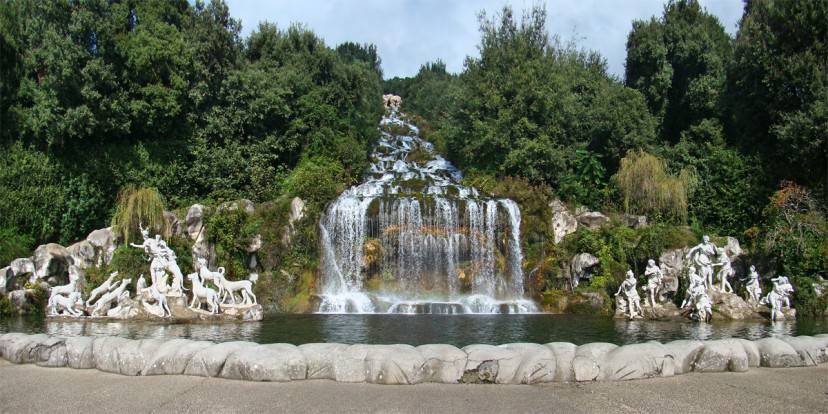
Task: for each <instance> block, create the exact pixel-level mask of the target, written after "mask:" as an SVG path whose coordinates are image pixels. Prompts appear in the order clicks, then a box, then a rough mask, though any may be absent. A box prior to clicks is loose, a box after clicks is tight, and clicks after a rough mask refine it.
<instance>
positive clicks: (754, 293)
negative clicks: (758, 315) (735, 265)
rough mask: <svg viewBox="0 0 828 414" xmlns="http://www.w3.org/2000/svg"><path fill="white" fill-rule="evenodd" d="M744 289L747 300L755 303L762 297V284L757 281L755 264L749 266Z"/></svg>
mask: <svg viewBox="0 0 828 414" xmlns="http://www.w3.org/2000/svg"><path fill="white" fill-rule="evenodd" d="M745 290H746V291H747V295H748V297H747V299H748V302H751V303H753V304H754V305H755V304H757V303H759V301H760V300H761V299H762V286H761V285H760V283H759V273H758V272H756V266H753V265H751V266H750V271H749V272H748V278H747V283H746V284H745Z"/></svg>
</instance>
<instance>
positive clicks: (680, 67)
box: [626, 0, 733, 143]
mask: <svg viewBox="0 0 828 414" xmlns="http://www.w3.org/2000/svg"><path fill="white" fill-rule="evenodd" d="M732 54H733V52H732V46H731V39H730V37H729V36H728V35H727V33H726V32H725V30H724V27H722V25H721V23H720V22H719V20H718V19H717V18H716V16H714V15H712V14H710V13H708V12H707V11H706V10H704V9H703V8H702V7H701V5H699V3H698V1H697V0H671V1H670V2H669V3H667V5H665V7H664V13H663V14H662V16H661V18H660V19H655V18H652V19H650V20H649V21H640V20H639V21H635V22H633V30H632V31H631V32H630V34H629V37H628V38H627V62H626V84H627V86H630V87H633V88H635V89H638V90H639V91H641V92H642V93H643V94H644V96H645V97H646V98H647V104H648V106H649V108H650V111H651V112H652V113H653V115H655V116H656V117H658V119H659V121H660V125H661V128H660V130H661V135H662V137H663V138H664V139H665V140H667V141H669V142H673V143H675V142H678V140H679V138H680V137H681V133H682V132H683V131H685V130H687V129H688V128H690V127H691V126H693V125H696V124H698V123H699V122H701V121H703V120H705V119H709V118H713V119H719V118H721V116H722V101H721V96H722V93H721V91H722V89H723V86H724V84H725V78H726V69H727V67H728V64H729V62H730V61H731V58H732Z"/></svg>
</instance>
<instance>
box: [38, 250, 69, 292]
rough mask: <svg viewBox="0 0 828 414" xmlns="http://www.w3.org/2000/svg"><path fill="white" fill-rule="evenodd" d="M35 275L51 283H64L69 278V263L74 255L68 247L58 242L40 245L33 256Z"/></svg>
mask: <svg viewBox="0 0 828 414" xmlns="http://www.w3.org/2000/svg"><path fill="white" fill-rule="evenodd" d="M33 261H34V265H35V275H36V276H37V278H39V279H43V280H46V281H47V282H49V284H51V285H57V284H64V283H66V282H67V281H68V280H67V279H66V275H67V274H68V272H69V265H71V264H72V255H71V253H70V252H69V250H68V249H66V248H65V247H63V246H61V245H59V244H57V243H49V244H44V245H41V246H38V247H37V249H35V252H34V257H33Z"/></svg>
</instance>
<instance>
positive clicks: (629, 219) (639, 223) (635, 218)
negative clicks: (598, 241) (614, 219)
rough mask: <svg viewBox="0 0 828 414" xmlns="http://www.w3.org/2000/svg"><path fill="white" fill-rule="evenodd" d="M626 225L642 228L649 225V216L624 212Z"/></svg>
mask: <svg viewBox="0 0 828 414" xmlns="http://www.w3.org/2000/svg"><path fill="white" fill-rule="evenodd" d="M623 220H624V225H626V226H627V227H630V228H633V229H640V228H642V227H647V216H639V215H635V214H624V217H623Z"/></svg>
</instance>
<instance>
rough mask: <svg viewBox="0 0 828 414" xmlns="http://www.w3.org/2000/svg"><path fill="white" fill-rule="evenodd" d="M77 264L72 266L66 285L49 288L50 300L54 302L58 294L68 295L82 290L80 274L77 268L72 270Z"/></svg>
mask: <svg viewBox="0 0 828 414" xmlns="http://www.w3.org/2000/svg"><path fill="white" fill-rule="evenodd" d="M74 267H75V265H72V266H70V268H69V269H70V271H69V283H68V284H65V285H60V286H55V287H53V288H51V289H50V290H49V302H52V299H54V298H55V297H57V296H63V297H66V296H68V295H70V294H72V293H74V292H80V287H79V286H78V283H79V281H80V275H79V274H78V272H77V269H74V271H73V270H72V268H74Z"/></svg>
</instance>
